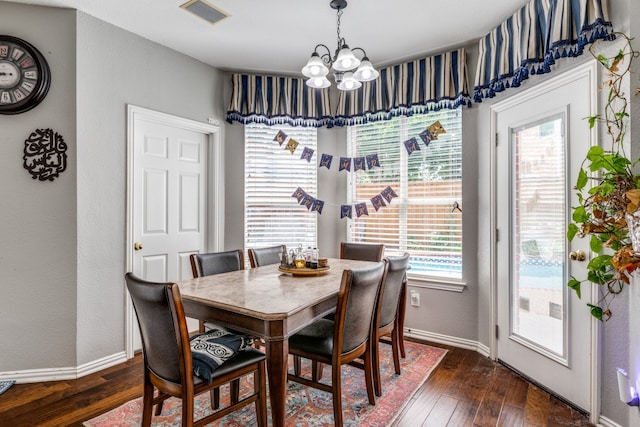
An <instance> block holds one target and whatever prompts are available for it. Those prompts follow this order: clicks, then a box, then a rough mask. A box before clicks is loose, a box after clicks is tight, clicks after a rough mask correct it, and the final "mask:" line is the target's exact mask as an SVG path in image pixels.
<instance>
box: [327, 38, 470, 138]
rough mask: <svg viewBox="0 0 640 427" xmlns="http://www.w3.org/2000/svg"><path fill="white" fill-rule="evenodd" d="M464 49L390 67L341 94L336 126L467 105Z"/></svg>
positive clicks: (468, 100) (468, 102) (468, 98)
mask: <svg viewBox="0 0 640 427" xmlns="http://www.w3.org/2000/svg"><path fill="white" fill-rule="evenodd" d="M470 103H471V98H470V96H469V91H468V86H467V66H466V58H465V51H464V49H458V50H454V51H451V52H446V53H443V54H440V55H435V56H430V57H427V58H422V59H417V60H415V61H411V62H406V63H403V64H398V65H393V66H390V67H387V68H384V69H382V70H380V76H378V78H377V79H375V80H373V81H370V82H365V83H363V85H362V87H361V88H359V89H357V90H354V91H349V92H347V91H341V92H340V96H339V99H338V108H337V111H336V115H335V123H334V124H335V125H336V126H352V125H356V124H364V123H368V122H373V121H377V120H388V119H391V118H392V117H397V116H401V115H406V116H409V115H412V114H420V113H426V112H429V111H436V110H440V109H442V108H452V109H454V108H458V107H459V106H460V105H470Z"/></svg>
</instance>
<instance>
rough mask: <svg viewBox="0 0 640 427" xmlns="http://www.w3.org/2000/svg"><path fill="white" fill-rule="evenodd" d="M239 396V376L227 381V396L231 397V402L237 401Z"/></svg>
mask: <svg viewBox="0 0 640 427" xmlns="http://www.w3.org/2000/svg"><path fill="white" fill-rule="evenodd" d="M239 396H240V378H236V379H235V380H232V381H231V382H230V383H229V397H230V398H231V404H232V405H233V404H236V403H238V400H239Z"/></svg>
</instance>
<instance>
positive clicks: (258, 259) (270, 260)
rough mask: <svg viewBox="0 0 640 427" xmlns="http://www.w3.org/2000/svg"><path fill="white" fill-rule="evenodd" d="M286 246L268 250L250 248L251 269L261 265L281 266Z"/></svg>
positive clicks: (271, 247)
mask: <svg viewBox="0 0 640 427" xmlns="http://www.w3.org/2000/svg"><path fill="white" fill-rule="evenodd" d="M283 250H284V251H286V246H285V245H277V246H269V247H267V248H249V251H248V252H249V264H250V265H251V268H256V267H260V266H261V265H271V264H279V263H280V259H281V258H280V257H281V256H282V251H283Z"/></svg>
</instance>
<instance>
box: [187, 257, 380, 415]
mask: <svg viewBox="0 0 640 427" xmlns="http://www.w3.org/2000/svg"><path fill="white" fill-rule="evenodd" d="M373 264H375V263H374V262H371V261H358V260H348V259H337V258H329V260H328V268H326V269H320V270H317V271H315V272H313V271H310V270H309V269H304V270H302V269H301V270H297V274H296V270H295V269H286V271H287V272H283V271H281V269H280V266H279V264H272V265H265V266H261V267H256V268H251V269H246V270H237V271H230V272H227V273H222V274H216V275H211V276H204V277H199V278H196V279H189V280H182V281H179V282H177V283H178V286H179V288H180V293H181V295H182V302H183V306H184V310H185V314H186V315H187V316H188V317H192V318H196V319H202V320H205V321H212V322H215V323H216V324H220V325H222V326H225V327H228V328H230V329H233V330H234V331H239V332H242V333H246V334H247V335H251V336H255V337H259V338H261V339H262V340H264V344H265V352H266V360H267V379H268V386H269V400H270V403H271V420H272V425H273V426H274V427H280V426H284V425H285V413H286V410H285V405H286V395H287V366H288V357H289V341H288V339H289V337H290V336H291V335H293V334H295V333H296V332H298V331H299V330H300V329H302V328H304V327H305V326H307V325H309V324H310V323H312V322H313V321H314V320H316V319H319V318H322V317H324V316H326V315H327V314H329V313H331V312H333V311H335V309H336V303H337V296H338V291H339V289H340V282H341V280H342V274H343V271H345V270H352V269H359V268H366V267H369V266H371V265H373Z"/></svg>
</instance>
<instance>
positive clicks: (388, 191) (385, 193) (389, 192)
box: [380, 186, 398, 202]
mask: <svg viewBox="0 0 640 427" xmlns="http://www.w3.org/2000/svg"><path fill="white" fill-rule="evenodd" d="M380 194H381V195H382V197H384V199H385V200H386V201H387V202H391V199H393V198H394V197H398V195H397V194H396V192H395V191H393V188H391V187H390V186H389V187H387V188H385V189H384V190H382V192H381V193H380Z"/></svg>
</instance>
